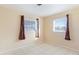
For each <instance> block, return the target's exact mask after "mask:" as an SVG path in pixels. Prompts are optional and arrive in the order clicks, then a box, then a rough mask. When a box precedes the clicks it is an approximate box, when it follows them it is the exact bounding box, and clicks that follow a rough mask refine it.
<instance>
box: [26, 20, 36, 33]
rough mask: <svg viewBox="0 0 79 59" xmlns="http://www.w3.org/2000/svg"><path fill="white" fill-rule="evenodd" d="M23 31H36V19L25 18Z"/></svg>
mask: <svg viewBox="0 0 79 59" xmlns="http://www.w3.org/2000/svg"><path fill="white" fill-rule="evenodd" d="M25 31H27V32H30V31H36V21H35V20H25Z"/></svg>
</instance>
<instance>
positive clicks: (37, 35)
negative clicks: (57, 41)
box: [35, 18, 39, 38]
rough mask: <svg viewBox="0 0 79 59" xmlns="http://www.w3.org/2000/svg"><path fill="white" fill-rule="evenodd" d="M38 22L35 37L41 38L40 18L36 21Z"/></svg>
mask: <svg viewBox="0 0 79 59" xmlns="http://www.w3.org/2000/svg"><path fill="white" fill-rule="evenodd" d="M36 22H37V30H36V35H35V37H36V38H39V19H38V18H37V19H36Z"/></svg>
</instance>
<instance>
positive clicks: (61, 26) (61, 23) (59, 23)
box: [53, 17, 67, 32]
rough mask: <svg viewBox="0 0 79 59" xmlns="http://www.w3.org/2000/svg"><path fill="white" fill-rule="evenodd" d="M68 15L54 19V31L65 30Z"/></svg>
mask: <svg viewBox="0 0 79 59" xmlns="http://www.w3.org/2000/svg"><path fill="white" fill-rule="evenodd" d="M66 21H67V18H66V17H61V18H58V19H55V20H54V21H53V31H54V32H65V30H66Z"/></svg>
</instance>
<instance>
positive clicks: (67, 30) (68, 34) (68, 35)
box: [65, 14, 71, 40]
mask: <svg viewBox="0 0 79 59" xmlns="http://www.w3.org/2000/svg"><path fill="white" fill-rule="evenodd" d="M66 17H67V25H66V33H65V40H71V39H70V32H69V15H68V14H67V15H66Z"/></svg>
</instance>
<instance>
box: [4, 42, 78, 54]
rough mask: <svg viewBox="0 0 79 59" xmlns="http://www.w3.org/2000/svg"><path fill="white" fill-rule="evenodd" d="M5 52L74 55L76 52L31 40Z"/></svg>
mask: <svg viewBox="0 0 79 59" xmlns="http://www.w3.org/2000/svg"><path fill="white" fill-rule="evenodd" d="M5 54H9V55H75V54H78V52H74V51H72V50H69V49H66V48H62V47H58V46H52V45H48V44H45V43H35V42H32V43H30V44H28V45H26V46H25V47H22V48H20V49H17V50H14V51H10V52H7V53H5Z"/></svg>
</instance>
